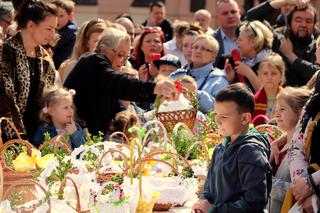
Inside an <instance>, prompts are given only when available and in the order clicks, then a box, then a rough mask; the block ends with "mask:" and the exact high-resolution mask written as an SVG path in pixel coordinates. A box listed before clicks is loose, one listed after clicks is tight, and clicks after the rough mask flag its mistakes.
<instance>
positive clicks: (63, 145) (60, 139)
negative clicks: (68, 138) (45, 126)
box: [39, 135, 72, 155]
mask: <svg viewBox="0 0 320 213" xmlns="http://www.w3.org/2000/svg"><path fill="white" fill-rule="evenodd" d="M48 145H53V146H54V147H58V148H63V149H65V150H66V151H67V153H68V155H71V152H72V151H71V150H70V147H69V146H68V145H67V144H66V143H64V142H63V136H62V135H58V136H57V137H54V138H52V139H51V140H50V141H46V142H44V143H43V144H41V145H40V147H39V150H40V151H41V150H42V149H43V148H44V147H46V146H48Z"/></svg>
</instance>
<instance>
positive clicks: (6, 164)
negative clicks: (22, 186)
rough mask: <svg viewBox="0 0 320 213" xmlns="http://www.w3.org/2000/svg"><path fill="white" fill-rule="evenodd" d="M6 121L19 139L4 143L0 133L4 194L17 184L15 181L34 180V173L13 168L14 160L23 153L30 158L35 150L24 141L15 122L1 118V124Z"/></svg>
mask: <svg viewBox="0 0 320 213" xmlns="http://www.w3.org/2000/svg"><path fill="white" fill-rule="evenodd" d="M3 121H6V122H7V123H8V124H9V125H10V126H11V127H12V128H13V129H14V130H15V132H16V135H17V137H18V139H11V140H9V141H7V142H5V143H2V139H1V132H0V140H1V141H0V142H1V147H0V158H1V165H2V168H3V192H4V193H5V192H6V191H7V189H8V188H9V187H10V186H11V185H12V184H13V183H15V181H19V180H22V179H24V180H26V179H29V180H30V179H32V177H33V176H34V172H33V171H23V172H22V171H16V170H15V169H14V168H13V165H12V164H13V163H12V160H14V159H13V158H15V157H17V156H18V155H19V154H20V153H21V152H24V151H25V152H26V153H27V155H28V156H31V152H32V151H31V149H32V148H34V147H33V145H32V144H30V143H29V142H28V141H25V140H22V138H21V137H20V133H19V132H18V130H17V128H16V127H15V125H14V124H13V122H12V121H11V120H10V119H8V118H5V117H2V118H0V124H1V123H2V122H3Z"/></svg>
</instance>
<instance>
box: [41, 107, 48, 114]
mask: <svg viewBox="0 0 320 213" xmlns="http://www.w3.org/2000/svg"><path fill="white" fill-rule="evenodd" d="M42 112H43V113H44V114H48V107H46V106H45V107H43V108H42Z"/></svg>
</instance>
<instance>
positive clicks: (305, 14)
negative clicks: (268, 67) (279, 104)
mask: <svg viewBox="0 0 320 213" xmlns="http://www.w3.org/2000/svg"><path fill="white" fill-rule="evenodd" d="M307 2H308V1H300V0H274V1H271V2H270V1H266V2H264V3H262V4H260V5H258V6H257V7H256V8H253V9H252V10H250V11H249V12H248V13H247V19H248V20H253V19H257V20H262V19H264V18H265V17H267V16H268V15H269V14H270V13H271V12H272V11H273V10H277V9H279V8H281V7H282V6H284V5H286V4H291V5H293V6H295V7H294V8H293V9H292V10H291V11H290V12H289V14H288V16H287V22H288V23H287V26H286V30H285V32H286V33H285V35H282V37H281V36H280V35H277V36H275V38H276V39H274V47H273V50H274V51H275V52H279V53H281V54H282V56H283V57H284V59H285V61H286V85H290V86H303V85H305V84H306V83H307V82H308V81H309V80H310V78H311V77H312V75H313V74H314V72H315V70H312V69H308V65H309V64H310V63H315V62H316V54H315V52H316V39H315V37H314V33H315V31H316V28H315V25H316V18H317V17H316V10H315V9H314V8H313V7H312V6H311V5H310V4H306V3H307Z"/></svg>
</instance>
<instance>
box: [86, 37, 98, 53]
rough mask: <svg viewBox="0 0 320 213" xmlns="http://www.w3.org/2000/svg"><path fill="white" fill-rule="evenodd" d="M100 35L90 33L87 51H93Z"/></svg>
mask: <svg viewBox="0 0 320 213" xmlns="http://www.w3.org/2000/svg"><path fill="white" fill-rule="evenodd" d="M100 35H101V33H92V34H91V35H90V38H89V40H88V49H89V52H93V51H94V49H95V48H96V45H97V43H98V41H99V38H100V37H99V36H100Z"/></svg>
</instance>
